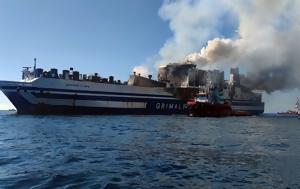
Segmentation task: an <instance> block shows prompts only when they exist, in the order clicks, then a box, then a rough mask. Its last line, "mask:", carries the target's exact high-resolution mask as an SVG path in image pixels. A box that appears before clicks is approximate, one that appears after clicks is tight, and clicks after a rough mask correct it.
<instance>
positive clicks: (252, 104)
mask: <svg viewBox="0 0 300 189" xmlns="http://www.w3.org/2000/svg"><path fill="white" fill-rule="evenodd" d="M224 75H225V74H224V72H223V71H220V70H201V69H197V67H196V65H194V64H178V63H173V64H168V65H167V66H164V67H161V68H160V69H159V75H158V80H159V81H160V82H165V83H166V85H167V86H169V87H171V88H181V89H191V88H192V89H195V90H196V91H197V90H198V91H204V92H206V93H208V94H209V93H212V89H214V90H215V89H218V91H219V94H218V95H219V96H220V97H221V98H222V99H223V101H227V102H230V103H231V108H232V112H233V115H259V114H262V113H263V112H264V103H263V102H262V95H261V93H257V92H253V91H252V90H250V89H248V88H247V87H245V85H243V83H242V81H241V79H240V76H241V75H240V74H239V69H238V68H231V70H230V78H229V80H225V79H224ZM189 94H190V95H191V96H189V98H193V97H194V96H195V95H196V94H197V93H189Z"/></svg>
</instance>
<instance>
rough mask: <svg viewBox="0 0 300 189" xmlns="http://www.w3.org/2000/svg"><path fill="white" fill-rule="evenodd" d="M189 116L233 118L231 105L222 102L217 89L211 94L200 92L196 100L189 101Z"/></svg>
mask: <svg viewBox="0 0 300 189" xmlns="http://www.w3.org/2000/svg"><path fill="white" fill-rule="evenodd" d="M187 104H188V108H189V115H190V116H195V117H227V116H231V114H232V109H231V104H230V102H228V101H224V100H221V98H220V97H219V95H218V90H217V88H214V89H213V91H212V93H211V92H208V93H206V92H200V93H199V94H198V95H197V96H196V97H195V98H193V99H190V100H188V102H187Z"/></svg>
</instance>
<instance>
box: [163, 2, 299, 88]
mask: <svg viewBox="0 0 300 189" xmlns="http://www.w3.org/2000/svg"><path fill="white" fill-rule="evenodd" d="M299 10H300V1H299V0H232V1H228V0H174V1H169V0H166V1H164V3H163V5H162V7H161V9H160V11H159V15H160V16H161V17H162V19H164V20H166V21H168V22H169V23H170V24H169V25H170V29H171V30H172V32H173V33H174V35H173V37H172V38H171V39H169V40H168V41H167V42H166V43H165V44H164V46H163V47H162V48H161V50H160V52H159V55H160V60H159V61H158V62H157V65H164V64H168V63H170V62H193V63H196V64H197V66H198V67H199V68H204V69H209V68H220V69H222V68H225V67H226V68H228V67H230V66H239V67H240V68H242V70H245V72H246V76H245V77H243V78H242V79H243V83H246V84H245V85H247V87H249V88H251V89H261V90H265V91H267V92H273V91H276V90H284V89H293V88H300V77H299V72H300V43H299V42H298V39H299V38H300V11H299ZM235 23H236V27H232V26H235ZM226 25H227V26H228V27H226ZM228 28H230V29H232V31H231V33H232V34H233V35H231V36H230V37H227V38H226V37H224V36H222V34H223V33H224V32H226V31H227V30H228ZM203 46H204V47H203ZM201 47H203V48H202V49H201ZM197 49H201V50H200V52H197Z"/></svg>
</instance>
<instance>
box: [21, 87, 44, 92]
mask: <svg viewBox="0 0 300 189" xmlns="http://www.w3.org/2000/svg"><path fill="white" fill-rule="evenodd" d="M20 91H21V89H20V88H17V92H20ZM26 92H27V89H24V93H26ZM40 93H43V90H40Z"/></svg>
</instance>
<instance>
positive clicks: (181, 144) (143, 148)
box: [0, 113, 300, 189]
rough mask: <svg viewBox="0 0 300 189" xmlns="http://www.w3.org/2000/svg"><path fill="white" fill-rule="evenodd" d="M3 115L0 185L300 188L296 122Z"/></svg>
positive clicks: (255, 119) (21, 186)
mask: <svg viewBox="0 0 300 189" xmlns="http://www.w3.org/2000/svg"><path fill="white" fill-rule="evenodd" d="M0 120H1V124H0V188H102V189H103V188H276V187H277V188H287V187H290V188H299V183H300V181H299V178H300V173H299V170H300V164H299V161H298V160H299V159H300V158H299V156H300V155H299V154H300V148H299V146H300V140H299V136H300V127H297V126H298V125H299V121H298V120H284V121H282V120H281V121H278V120H277V119H276V118H268V119H265V118H261V117H257V118H252V117H250V118H247V117H245V118H225V119H214V118H211V119H206V118H205V119H202V118H195V119H194V118H189V117H184V116H74V117H73V116H70V117H67V119H66V117H63V116H49V117H48V116H38V117H35V116H8V115H5V116H4V117H3V115H1V113H0ZM3 120H5V121H3ZM2 121H3V122H2ZM287 122H288V124H286V123H287Z"/></svg>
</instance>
